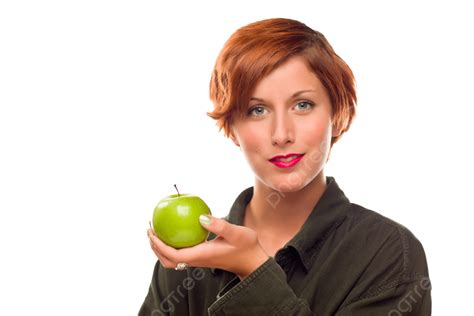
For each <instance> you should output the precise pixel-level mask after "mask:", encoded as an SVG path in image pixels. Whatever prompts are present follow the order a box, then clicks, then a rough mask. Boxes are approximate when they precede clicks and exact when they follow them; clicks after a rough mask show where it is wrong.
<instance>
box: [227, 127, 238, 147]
mask: <svg viewBox="0 0 474 316" xmlns="http://www.w3.org/2000/svg"><path fill="white" fill-rule="evenodd" d="M229 136H230V139H231V140H232V141H233V142H234V144H235V146H237V147H240V143H239V141H238V140H237V137H235V134H234V131H233V130H231V131H230V133H229Z"/></svg>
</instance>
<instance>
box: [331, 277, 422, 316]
mask: <svg viewBox="0 0 474 316" xmlns="http://www.w3.org/2000/svg"><path fill="white" fill-rule="evenodd" d="M336 315H337V316H359V315H360V316H366V315H387V316H402V315H403V316H429V315H431V284H430V280H429V278H428V277H423V276H415V277H410V278H406V279H401V280H399V281H396V282H393V283H392V284H387V285H386V286H384V287H381V288H379V289H377V290H375V291H374V292H373V293H372V294H371V295H368V296H366V297H363V298H361V299H360V300H358V301H356V302H354V303H352V304H350V305H348V306H346V307H345V308H343V309H342V310H341V311H340V312H338V313H336Z"/></svg>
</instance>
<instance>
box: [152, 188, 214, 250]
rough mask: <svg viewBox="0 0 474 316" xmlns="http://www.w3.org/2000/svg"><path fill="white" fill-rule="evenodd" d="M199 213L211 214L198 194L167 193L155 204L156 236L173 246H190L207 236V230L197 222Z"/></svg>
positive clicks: (154, 226)
mask: <svg viewBox="0 0 474 316" xmlns="http://www.w3.org/2000/svg"><path fill="white" fill-rule="evenodd" d="M175 187H176V185H175ZM176 190H178V189H176ZM201 214H204V215H211V210H210V209H209V207H208V206H207V204H206V203H205V202H204V201H203V200H202V199H201V198H200V197H199V196H196V195H192V194H180V193H179V191H178V194H172V195H169V196H167V197H165V198H163V199H162V200H161V201H159V202H158V204H157V205H156V207H155V210H154V212H153V230H154V232H155V234H156V236H158V238H160V239H161V240H162V241H163V242H164V243H165V244H167V245H169V246H171V247H173V248H177V249H178V248H185V247H191V246H194V245H197V244H199V243H202V242H203V241H205V240H206V239H207V237H208V236H209V231H207V230H206V229H205V228H204V227H202V226H201V223H200V222H199V215H201Z"/></svg>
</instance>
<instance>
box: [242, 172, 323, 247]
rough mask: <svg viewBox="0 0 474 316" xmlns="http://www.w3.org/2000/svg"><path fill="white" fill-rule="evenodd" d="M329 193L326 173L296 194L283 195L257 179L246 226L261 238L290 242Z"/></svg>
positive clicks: (247, 213)
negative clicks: (317, 204) (323, 197)
mask: <svg viewBox="0 0 474 316" xmlns="http://www.w3.org/2000/svg"><path fill="white" fill-rule="evenodd" d="M325 190H326V177H325V175H324V172H323V171H321V172H320V173H319V174H318V175H317V176H316V178H314V179H313V181H311V182H310V183H309V184H308V185H306V186H305V187H304V188H302V189H301V190H299V191H296V192H279V191H276V190H273V189H271V188H269V187H267V186H266V185H264V184H263V183H262V182H260V181H258V180H257V181H256V183H255V186H254V194H253V196H252V200H251V201H250V203H249V204H248V205H247V209H246V212H245V220H244V225H245V226H248V227H250V228H252V229H254V230H255V231H256V232H257V234H258V235H259V237H262V238H275V236H278V237H277V238H280V239H284V240H285V241H288V240H289V239H291V238H292V237H293V236H294V235H295V234H296V233H297V232H298V231H299V230H300V228H301V226H302V225H303V224H304V222H305V221H306V219H307V218H308V216H309V214H310V213H311V211H312V210H313V208H314V206H315V205H316V203H317V202H318V201H319V199H320V198H321V196H322V195H323V193H324V191H325ZM265 236H266V237H265Z"/></svg>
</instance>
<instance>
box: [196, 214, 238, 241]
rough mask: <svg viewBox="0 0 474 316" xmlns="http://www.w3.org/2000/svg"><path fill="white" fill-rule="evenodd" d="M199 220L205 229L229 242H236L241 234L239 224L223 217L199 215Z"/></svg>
mask: <svg viewBox="0 0 474 316" xmlns="http://www.w3.org/2000/svg"><path fill="white" fill-rule="evenodd" d="M199 221H200V222H201V225H202V226H203V227H204V228H205V229H207V230H208V231H210V232H211V233H214V234H216V235H218V236H220V237H222V238H224V239H225V240H227V241H228V242H229V243H231V244H234V243H235V242H237V241H238V240H239V238H240V236H241V231H240V229H239V226H237V225H233V224H231V223H229V222H227V221H226V220H224V219H221V218H217V217H214V216H211V215H201V216H199Z"/></svg>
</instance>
